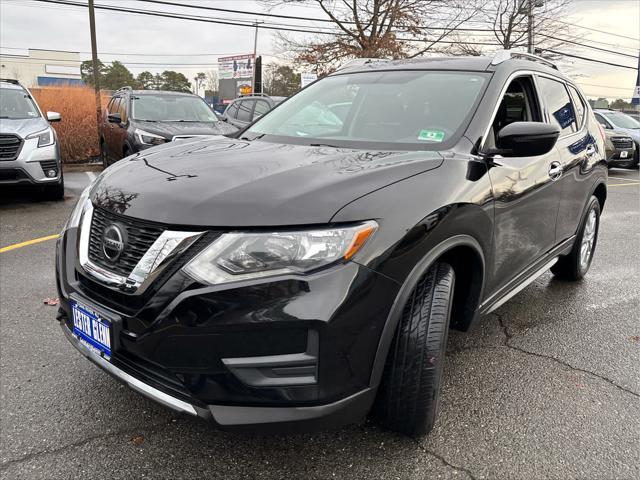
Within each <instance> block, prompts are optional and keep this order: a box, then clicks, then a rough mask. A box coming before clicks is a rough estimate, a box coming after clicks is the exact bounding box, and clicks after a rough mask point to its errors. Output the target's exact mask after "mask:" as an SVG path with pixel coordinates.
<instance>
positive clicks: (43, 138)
mask: <svg viewBox="0 0 640 480" xmlns="http://www.w3.org/2000/svg"><path fill="white" fill-rule="evenodd" d="M59 121H60V114H59V113H57V112H47V115H46V117H45V116H44V115H43V114H42V111H41V110H40V107H39V106H38V104H37V103H36V101H35V100H34V99H33V97H32V96H31V93H30V92H29V90H27V89H26V88H25V87H23V86H22V85H20V83H19V82H18V81H17V80H7V79H0V185H36V186H39V187H40V188H42V189H43V190H44V192H45V194H46V196H47V197H48V198H51V199H55V200H58V199H61V198H62V197H63V196H64V179H63V176H62V164H61V161H60V147H59V145H58V138H57V136H56V132H55V130H54V129H53V128H51V125H49V122H59Z"/></svg>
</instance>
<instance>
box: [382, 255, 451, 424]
mask: <svg viewBox="0 0 640 480" xmlns="http://www.w3.org/2000/svg"><path fill="white" fill-rule="evenodd" d="M454 282H455V274H454V271H453V268H451V266H450V265H448V264H446V263H436V264H435V265H433V266H432V267H431V268H430V269H429V270H428V271H427V273H426V274H424V276H423V277H422V278H421V279H420V280H419V281H418V284H417V285H416V286H415V287H414V289H413V291H412V292H411V295H410V297H409V299H408V300H407V303H406V304H405V306H404V309H403V312H402V317H401V319H400V323H399V325H398V329H397V331H396V334H395V337H394V339H393V343H392V344H391V349H390V350H389V355H388V357H387V362H386V364H385V369H384V373H383V377H382V383H381V384H380V388H379V389H378V397H377V399H376V405H375V408H374V412H375V413H376V415H377V417H378V418H379V420H380V421H381V423H382V425H383V426H385V427H386V428H388V429H390V430H393V431H396V432H400V433H404V434H406V435H411V436H419V435H425V434H427V433H429V432H430V431H431V429H432V428H433V425H434V423H435V419H436V415H437V411H438V399H439V394H440V381H441V378H442V370H443V367H444V357H445V349H446V344H447V333H448V331H449V318H450V316H451V303H452V302H451V300H452V297H453V287H454Z"/></svg>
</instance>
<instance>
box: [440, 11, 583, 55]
mask: <svg viewBox="0 0 640 480" xmlns="http://www.w3.org/2000/svg"><path fill="white" fill-rule="evenodd" d="M529 2H531V3H529ZM572 2H573V0H486V1H485V2H484V4H483V5H482V7H481V9H480V12H479V14H478V16H477V18H476V21H478V22H480V23H481V24H484V25H485V26H486V27H482V28H486V29H487V33H486V34H482V35H480V34H476V35H466V36H465V37H464V38H463V39H460V41H461V42H464V43H460V44H456V45H452V46H450V47H448V48H446V49H445V51H446V52H447V53H450V54H453V55H469V54H471V55H482V54H484V53H486V52H488V51H490V50H495V49H496V48H501V49H505V50H509V49H525V48H527V45H528V38H529V27H530V24H529V8H531V10H532V13H533V19H534V22H533V32H534V47H536V48H537V49H540V50H541V52H542V55H543V56H545V57H547V58H554V57H557V55H554V54H549V53H545V50H546V49H551V50H556V49H557V48H558V47H563V49H564V50H567V49H568V48H571V46H572V44H571V43H566V40H570V41H575V40H579V39H580V37H579V36H578V35H576V34H575V33H573V32H570V31H567V26H566V24H564V23H562V22H561V21H559V20H561V19H562V18H564V17H565V16H566V14H567V13H569V9H570V7H571V3H572ZM474 43H475V45H474ZM486 43H489V44H490V45H483V44H486Z"/></svg>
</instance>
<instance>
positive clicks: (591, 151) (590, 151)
mask: <svg viewBox="0 0 640 480" xmlns="http://www.w3.org/2000/svg"><path fill="white" fill-rule="evenodd" d="M595 153H596V147H594V146H593V145H589V146H588V147H587V155H589V156H591V155H594V154H595Z"/></svg>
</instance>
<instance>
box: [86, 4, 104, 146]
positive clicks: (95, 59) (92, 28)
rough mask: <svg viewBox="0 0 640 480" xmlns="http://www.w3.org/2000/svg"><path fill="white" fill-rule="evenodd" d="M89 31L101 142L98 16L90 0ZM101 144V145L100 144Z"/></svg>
mask: <svg viewBox="0 0 640 480" xmlns="http://www.w3.org/2000/svg"><path fill="white" fill-rule="evenodd" d="M89 29H90V31H91V59H92V61H93V88H94V89H95V94H96V127H97V128H98V142H100V122H101V121H102V105H101V101H100V75H99V72H98V47H97V46H96V15H95V11H94V8H93V0H89ZM98 144H99V143H98Z"/></svg>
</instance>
